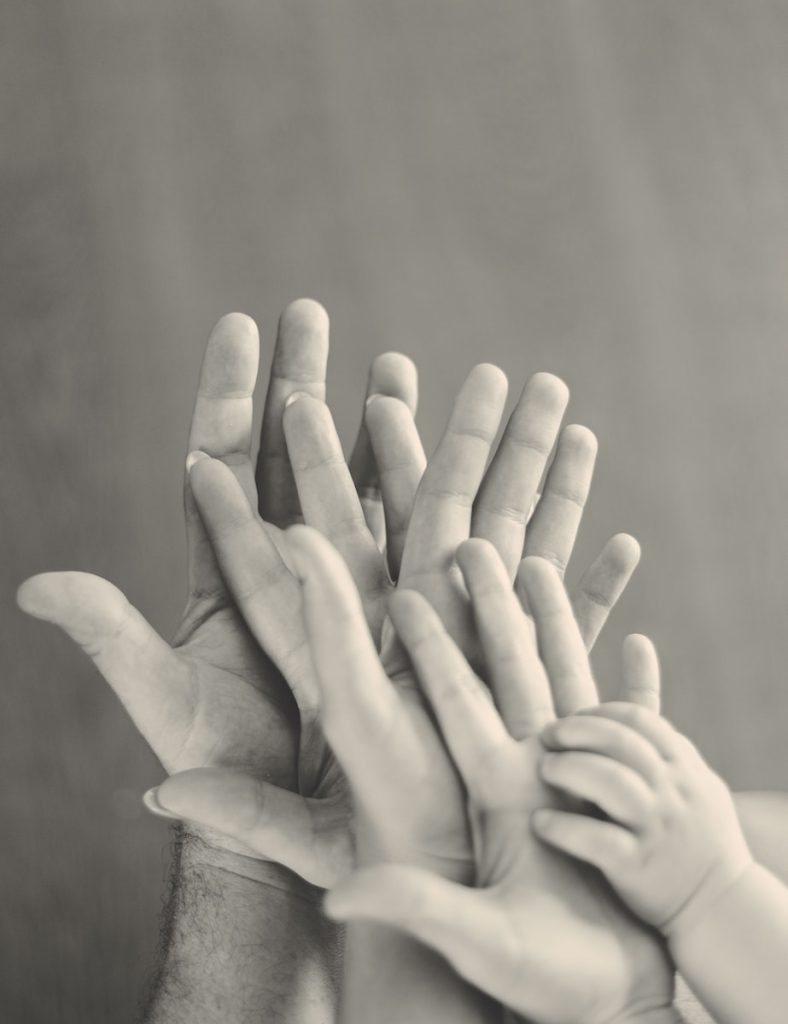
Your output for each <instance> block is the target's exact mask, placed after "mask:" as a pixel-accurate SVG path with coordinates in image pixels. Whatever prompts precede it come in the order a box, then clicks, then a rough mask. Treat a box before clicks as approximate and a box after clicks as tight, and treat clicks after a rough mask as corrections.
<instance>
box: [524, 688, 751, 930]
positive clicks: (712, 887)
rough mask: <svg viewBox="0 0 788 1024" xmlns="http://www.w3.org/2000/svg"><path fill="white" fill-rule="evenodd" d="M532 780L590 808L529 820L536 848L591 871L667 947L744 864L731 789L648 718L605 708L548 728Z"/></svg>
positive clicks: (626, 707)
mask: <svg viewBox="0 0 788 1024" xmlns="http://www.w3.org/2000/svg"><path fill="white" fill-rule="evenodd" d="M541 739H542V744H543V746H544V747H545V748H546V750H545V753H544V754H543V755H542V760H541V766H540V773H541V778H542V780H543V781H544V782H546V783H547V784H548V785H549V786H551V787H552V788H554V789H556V790H558V791H559V792H560V793H561V794H563V795H564V796H567V797H570V798H574V799H575V800H581V801H585V802H587V803H590V804H592V805H595V806H596V808H598V809H599V811H601V812H602V814H601V815H599V814H597V813H594V812H593V811H592V810H590V809H585V810H577V811H572V812H570V811H567V810H556V809H552V808H549V809H548V808H545V809H540V810H538V811H536V812H535V813H534V815H533V816H532V825H533V828H534V831H535V832H536V834H537V835H538V836H539V838H540V839H542V840H544V842H546V843H548V844H550V845H551V846H553V847H556V848H557V849H559V850H561V851H563V852H564V853H567V854H570V855H571V856H573V857H577V858H578V859H579V860H582V861H586V862H587V863H589V864H593V865H594V866H595V867H597V868H598V869H599V870H600V871H601V872H602V873H603V874H604V875H605V876H606V878H607V880H608V881H609V882H610V884H611V885H612V886H613V888H614V889H615V891H616V892H617V893H618V895H619V896H620V898H621V899H622V900H623V901H624V902H625V903H626V904H627V905H628V906H629V908H630V909H631V910H632V911H634V913H636V914H637V915H638V916H639V917H641V918H642V919H643V920H644V921H647V922H648V923H649V924H652V925H654V926H655V927H657V928H659V929H660V930H661V931H662V932H663V934H665V935H666V936H667V937H668V938H670V937H671V936H674V935H675V933H676V932H677V930H679V929H680V928H686V927H687V926H688V925H689V924H690V923H691V922H694V921H695V920H697V919H698V917H699V916H702V914H703V912H704V910H705V908H706V907H708V906H710V905H711V904H712V903H713V902H714V901H715V900H716V899H717V898H718V896H719V895H720V894H721V893H722V892H724V891H725V890H726V889H727V888H728V887H729V886H730V885H731V884H732V883H733V882H734V881H735V880H736V879H737V878H738V877H739V876H740V875H741V873H742V872H743V871H744V870H745V868H746V867H747V866H748V865H749V864H750V863H751V862H752V856H751V854H750V851H749V849H748V848H747V843H746V841H745V839H744V836H743V834H742V831H741V827H740V825H739V820H738V818H737V816H736V811H735V809H734V804H733V799H732V797H731V793H730V790H729V789H728V787H727V786H726V784H725V783H724V782H723V780H722V779H721V778H720V777H719V775H717V774H716V773H715V772H713V771H712V770H711V768H710V767H709V766H708V765H707V764H706V762H705V761H704V760H703V758H702V757H701V755H700V754H699V753H698V751H697V749H696V748H695V747H694V746H693V745H692V743H690V741H689V740H688V739H687V738H686V737H685V736H682V735H681V734H680V733H679V732H677V731H676V730H675V729H674V728H673V726H672V725H670V723H669V722H667V721H666V720H665V719H664V718H662V717H660V716H659V715H658V714H656V713H655V712H653V711H650V710H648V709H647V708H643V707H636V706H634V705H632V704H625V703H609V704H601V705H599V706H597V707H595V708H592V709H588V710H587V711H582V712H580V713H579V714H576V715H572V716H571V717H568V718H564V719H560V720H558V721H554V722H551V723H550V724H549V725H548V726H547V727H546V728H545V729H544V730H543V731H542V733H541Z"/></svg>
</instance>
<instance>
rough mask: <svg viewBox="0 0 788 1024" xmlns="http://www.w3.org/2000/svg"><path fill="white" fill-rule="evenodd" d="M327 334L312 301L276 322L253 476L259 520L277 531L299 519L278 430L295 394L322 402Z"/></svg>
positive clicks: (324, 315)
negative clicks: (255, 484) (291, 397)
mask: <svg viewBox="0 0 788 1024" xmlns="http://www.w3.org/2000/svg"><path fill="white" fill-rule="evenodd" d="M328 333H329V322H328V314H327V313H326V311H325V309H323V307H322V306H321V305H320V303H319V302H315V301H313V300H312V299H297V300H296V301H295V302H291V303H290V305H289V306H287V308H286V309H285V310H284V312H283V313H282V315H281V317H280V318H279V326H278V330H277V336H276V347H275V349H274V358H273V363H272V365H271V376H270V379H269V382H268V391H267V393H266V397H265V406H264V408H263V421H262V427H261V430H260V450H259V452H258V455H257V470H256V481H257V493H258V495H259V511H260V515H261V516H262V517H263V519H265V520H266V522H269V523H274V524H275V525H277V526H281V527H285V526H290V525H291V524H292V523H294V522H297V521H298V519H299V517H300V514H301V506H300V504H299V500H298V491H297V489H296V485H295V480H294V478H293V471H292V469H291V467H290V458H289V456H288V452H287V444H286V442H285V434H284V428H283V425H282V417H283V414H284V410H285V403H286V402H287V399H288V398H289V397H290V396H291V395H292V394H293V393H294V392H296V391H300V392H303V393H305V394H308V395H312V396H313V397H314V398H318V399H320V400H321V401H322V400H324V399H325V396H326V366H327V363H328Z"/></svg>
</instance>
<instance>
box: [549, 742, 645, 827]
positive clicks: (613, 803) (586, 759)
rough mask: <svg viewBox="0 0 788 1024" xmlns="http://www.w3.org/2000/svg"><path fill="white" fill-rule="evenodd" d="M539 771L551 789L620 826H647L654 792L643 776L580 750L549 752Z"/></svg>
mask: <svg viewBox="0 0 788 1024" xmlns="http://www.w3.org/2000/svg"><path fill="white" fill-rule="evenodd" d="M540 772H541V776H542V779H543V780H544V781H545V782H546V783H547V784H548V785H549V786H553V787H554V788H555V789H560V790H561V791H562V792H563V793H565V794H567V795H568V796H572V797H575V798H577V799H579V800H585V801H587V802H589V803H592V804H596V806H597V807H599V808H600V810H602V811H603V812H604V813H605V814H606V815H607V816H608V817H609V818H611V819H612V820H613V821H615V822H617V823H618V824H619V825H623V826H625V827H628V828H633V829H641V828H643V827H645V826H646V825H647V824H648V821H649V817H650V815H651V812H652V809H653V806H654V793H653V790H652V789H651V788H650V787H649V786H648V785H647V784H646V782H645V781H644V780H643V778H642V777H641V776H640V775H637V774H635V772H633V771H632V769H631V768H627V767H626V765H623V764H621V763H620V762H618V761H614V760H612V758H609V757H605V756H604V755H602V754H587V753H584V752H578V751H566V752H564V753H547V754H544V755H543V757H542V760H541V762H540Z"/></svg>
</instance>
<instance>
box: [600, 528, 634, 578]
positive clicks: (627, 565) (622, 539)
mask: <svg viewBox="0 0 788 1024" xmlns="http://www.w3.org/2000/svg"><path fill="white" fill-rule="evenodd" d="M608 554H609V556H610V558H611V560H612V561H613V562H614V564H615V566H616V567H617V568H619V569H620V570H621V571H622V572H624V571H627V570H629V571H633V570H634V569H635V568H636V567H637V565H638V563H639V562H640V557H641V548H640V544H639V543H638V541H637V540H636V539H635V538H634V537H633V536H632V535H631V534H629V533H617V534H616V535H615V536H614V537H611V539H610V541H609V542H608Z"/></svg>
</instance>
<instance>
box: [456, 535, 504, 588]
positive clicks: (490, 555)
mask: <svg viewBox="0 0 788 1024" xmlns="http://www.w3.org/2000/svg"><path fill="white" fill-rule="evenodd" d="M455 559H456V561H457V565H459V567H460V569H461V570H462V573H463V575H466V574H468V575H474V574H475V573H477V572H479V571H485V570H487V571H489V570H490V569H492V570H496V569H498V568H499V567H500V568H501V569H503V571H504V573H505V572H506V570H505V567H504V565H503V562H501V556H500V555H499V554H498V550H497V548H496V547H495V545H494V544H492V543H491V542H490V541H489V540H486V539H485V538H484V537H470V538H468V540H464V541H463V542H462V543H461V544H460V545H459V547H458V548H457V551H456V553H455ZM507 579H508V577H507Z"/></svg>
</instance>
